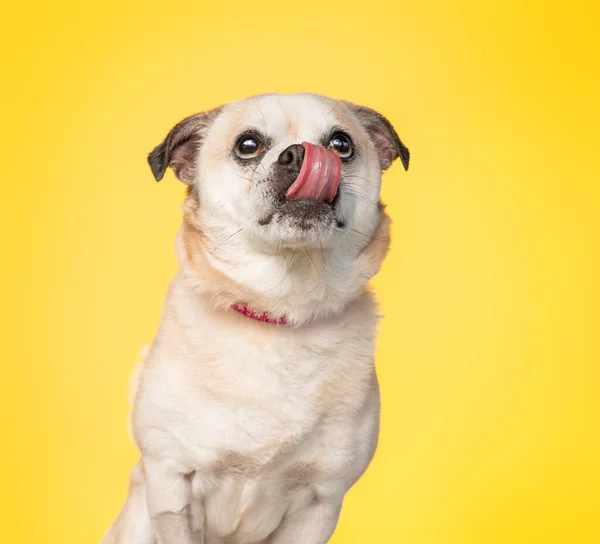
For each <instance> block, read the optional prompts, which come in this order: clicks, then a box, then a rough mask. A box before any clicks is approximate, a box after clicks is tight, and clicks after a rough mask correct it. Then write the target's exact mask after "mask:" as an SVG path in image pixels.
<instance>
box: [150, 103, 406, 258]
mask: <svg viewBox="0 0 600 544" xmlns="http://www.w3.org/2000/svg"><path fill="white" fill-rule="evenodd" d="M398 157H400V158H401V160H402V163H403V164H404V167H405V168H407V167H408V158H409V154H408V150H407V149H406V147H404V145H403V144H402V143H401V141H400V139H399V138H398V136H397V134H396V132H395V131H394V129H393V128H392V126H391V125H390V124H389V122H388V121H387V120H386V119H385V118H383V117H382V116H381V115H379V114H378V113H376V112H374V111H372V110H369V109H367V108H362V107H358V106H354V105H352V104H349V103H347V102H342V101H337V100H332V99H328V98H325V97H321V96H315V95H307V94H301V95H264V96H259V97H253V98H249V99H247V100H243V101H240V102H235V103H232V104H229V105H226V106H223V107H221V108H218V109H216V110H213V111H210V112H207V113H201V114H198V115H195V116H192V117H189V118H187V119H185V120H184V121H182V122H181V123H179V124H178V125H176V126H175V127H174V128H173V129H172V131H171V132H170V133H169V135H168V136H167V138H166V139H165V141H164V142H163V143H161V144H160V145H159V146H158V147H157V148H156V149H155V150H154V151H153V152H152V153H151V154H150V156H149V162H150V166H151V167H152V171H153V173H154V175H155V177H156V179H157V180H160V179H161V178H162V176H163V174H164V172H165V170H166V168H167V167H168V166H171V167H172V168H173V170H174V172H175V174H176V175H177V177H178V178H179V179H180V180H182V181H184V182H185V183H187V184H188V185H190V198H196V199H197V200H198V214H199V218H198V219H199V222H200V223H201V224H202V225H203V228H204V229H205V230H207V231H208V232H210V231H211V230H213V231H217V230H218V231H219V232H220V233H221V237H223V238H224V235H225V234H226V233H227V232H231V233H234V232H235V233H238V232H239V233H241V234H242V235H243V237H244V239H245V240H246V241H247V242H248V243H250V244H252V245H254V246H256V247H259V248H261V249H263V250H266V251H268V250H274V249H275V248H282V247H289V248H297V247H305V248H306V247H320V248H323V247H326V248H332V247H335V246H338V245H340V244H343V242H344V240H345V239H348V238H352V237H354V238H356V237H359V238H360V237H361V236H363V237H367V238H368V237H370V236H371V235H372V233H373V231H374V229H375V227H376V225H377V223H378V220H379V216H380V214H381V209H380V204H379V192H380V186H381V173H382V171H383V170H385V169H386V168H388V167H389V166H390V165H391V163H392V162H393V161H394V160H395V159H396V158H398ZM365 242H366V240H365Z"/></svg>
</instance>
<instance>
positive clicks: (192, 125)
mask: <svg viewBox="0 0 600 544" xmlns="http://www.w3.org/2000/svg"><path fill="white" fill-rule="evenodd" d="M220 110H221V109H220V108H217V109H214V110H211V111H208V112H203V113H198V114H196V115H192V116H190V117H186V118H185V119H184V120H183V121H181V122H179V123H177V124H176V125H175V126H174V127H173V128H172V129H171V131H170V132H169V134H168V135H167V137H166V138H165V139H164V141H163V142H161V143H160V144H159V145H157V146H156V147H155V148H154V149H153V150H152V151H151V152H150V154H149V155H148V164H149V165H150V169H151V170H152V174H153V175H154V179H156V181H160V180H161V179H162V178H163V176H164V175H165V172H166V171H167V168H168V167H169V166H170V167H171V168H172V169H173V172H174V173H175V175H176V176H177V178H178V179H179V180H181V181H183V182H184V183H187V184H190V183H192V182H193V179H194V171H195V166H196V165H195V161H196V153H197V151H198V148H199V146H200V145H201V143H202V139H203V137H204V135H205V133H206V131H207V129H208V127H209V126H210V124H211V123H212V121H213V120H214V119H215V117H217V115H218V114H219V112H220Z"/></svg>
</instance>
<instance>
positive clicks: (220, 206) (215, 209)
mask: <svg viewBox="0 0 600 544" xmlns="http://www.w3.org/2000/svg"><path fill="white" fill-rule="evenodd" d="M222 207H223V204H221V203H219V204H218V205H217V206H215V207H214V208H213V211H212V212H210V215H209V216H208V217H212V216H213V215H214V214H215V212H216V211H217V210H220V209H221V208H222Z"/></svg>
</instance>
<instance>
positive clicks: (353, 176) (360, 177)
mask: <svg viewBox="0 0 600 544" xmlns="http://www.w3.org/2000/svg"><path fill="white" fill-rule="evenodd" d="M344 178H358V179H363V180H365V181H366V182H367V183H369V184H370V185H373V186H375V184H374V183H373V182H372V181H370V180H368V179H367V178H363V177H362V176H359V175H358V174H346V175H344ZM344 178H343V179H344Z"/></svg>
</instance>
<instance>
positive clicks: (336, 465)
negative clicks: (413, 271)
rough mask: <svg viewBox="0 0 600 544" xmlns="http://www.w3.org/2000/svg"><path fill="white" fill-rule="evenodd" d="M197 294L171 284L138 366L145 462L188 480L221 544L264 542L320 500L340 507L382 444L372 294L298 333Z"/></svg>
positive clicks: (203, 520)
mask: <svg viewBox="0 0 600 544" xmlns="http://www.w3.org/2000/svg"><path fill="white" fill-rule="evenodd" d="M190 297H194V295H191V294H190V293H189V291H187V290H186V288H185V286H184V285H182V284H179V283H178V282H177V280H176V281H175V282H174V284H173V285H172V288H171V291H170V293H169V296H168V297H167V302H166V305H165V312H164V316H163V321H162V324H161V328H160V330H159V333H158V335H157V337H156V340H155V343H154V345H153V348H152V350H151V352H150V354H149V356H148V359H147V361H146V363H145V365H144V369H143V371H142V377H141V381H140V386H139V390H138V394H137V397H136V402H135V409H134V416H133V427H134V435H135V437H136V442H137V443H138V446H139V447H140V450H141V451H142V455H143V457H144V458H151V459H156V460H161V462H168V463H169V464H170V466H171V467H172V469H173V470H174V471H176V472H178V473H180V474H185V475H187V477H188V479H189V480H190V482H191V497H190V510H191V513H192V516H194V513H195V512H196V514H195V515H196V516H197V517H198V518H199V519H195V520H194V524H195V526H196V527H197V528H198V529H199V530H200V529H201V530H202V531H204V532H205V533H206V535H208V536H207V538H213V539H216V540H214V542H220V540H219V539H225V538H227V539H228V540H227V542H240V543H242V542H261V541H263V540H265V539H266V538H267V537H268V535H269V534H271V533H272V532H273V531H274V530H275V529H276V528H277V527H278V525H279V524H280V523H281V521H282V519H283V518H284V516H285V515H286V514H289V513H290V511H294V510H297V509H301V508H305V507H306V506H307V505H310V503H311V502H312V501H314V500H315V497H327V498H332V499H333V500H338V501H339V502H340V504H341V500H342V498H343V495H344V494H345V493H346V491H347V490H348V489H349V488H350V486H351V485H352V484H353V483H354V482H355V481H356V479H357V478H358V477H359V476H360V475H361V474H362V473H363V472H364V470H365V468H366V466H367V465H368V463H369V461H370V459H371V457H372V454H373V451H374V448H375V443H376V439H377V431H378V414H379V397H378V390H377V381H376V378H375V373H374V367H373V339H374V334H375V313H374V304H373V302H372V300H371V298H370V296H369V295H367V294H365V295H364V296H363V297H361V299H359V300H357V301H356V302H354V303H353V304H352V308H350V309H349V311H348V312H346V313H344V314H343V315H341V316H339V317H336V318H334V319H331V320H328V321H326V322H317V323H315V324H314V325H306V326H304V327H300V328H298V329H293V328H288V327H285V326H275V325H268V324H263V323H259V322H254V321H252V320H249V319H248V318H246V317H243V316H239V315H237V314H234V313H232V312H227V313H224V314H222V315H215V313H214V312H211V311H209V310H208V308H207V307H206V306H205V305H204V303H203V302H202V300H201V299H200V298H199V297H197V298H195V299H194V300H193V303H192V304H190ZM200 503H201V505H202V508H200V509H196V508H195V507H194V505H195V504H200ZM209 542H210V540H209Z"/></svg>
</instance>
